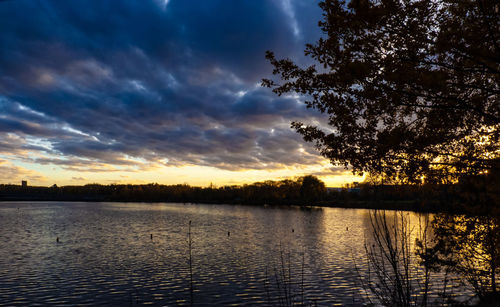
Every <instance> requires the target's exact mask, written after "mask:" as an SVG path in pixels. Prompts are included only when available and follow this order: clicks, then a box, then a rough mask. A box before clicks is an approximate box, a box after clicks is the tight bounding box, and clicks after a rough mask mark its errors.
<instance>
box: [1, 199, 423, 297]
mask: <svg viewBox="0 0 500 307" xmlns="http://www.w3.org/2000/svg"><path fill="white" fill-rule="evenodd" d="M410 218H417V215H416V214H410ZM189 221H192V237H193V251H192V252H193V279H194V302H195V304H226V305H230V304H239V305H242V304H247V305H253V304H256V303H264V304H269V303H270V304H274V303H276V300H277V299H278V298H277V295H275V293H273V291H274V290H273V288H272V287H273V285H274V286H276V282H275V280H276V279H274V277H273V276H276V274H277V272H279V270H281V269H282V267H283V264H285V266H286V270H287V272H289V273H287V274H288V275H286V276H288V278H287V280H288V281H289V287H290V289H291V291H290V293H291V295H295V297H294V300H297V299H298V297H297V296H299V295H300V294H301V293H303V295H304V301H305V302H306V303H308V304H314V303H316V304H319V305H322V304H325V305H334V304H341V305H359V304H360V303H361V298H360V295H361V286H360V285H359V282H358V281H357V277H356V276H357V275H356V270H355V264H356V265H357V266H358V267H359V266H360V265H361V266H362V263H360V262H358V261H359V259H363V257H364V256H365V250H364V239H365V235H366V233H367V231H368V229H369V228H368V227H369V211H368V210H363V209H334V208H323V209H310V210H301V209H299V208H288V207H282V208H276V207H247V206H227V205H198V204H197V205H193V204H142V203H55V202H54V203H52V202H47V203H44V202H40V203H17V202H13V203H2V204H0V305H5V306H12V305H26V304H42V305H45V304H53V303H58V304H64V303H72V304H74V303H78V304H81V305H85V304H89V305H92V304H97V303H99V304H115V305H117V304H121V305H124V304H125V305H131V304H133V305H135V304H137V303H138V304H153V305H188V304H189V266H188V255H189V251H188V244H187V233H188V222H189ZM229 232H230V233H229ZM151 234H152V235H153V237H152V239H151ZM57 237H59V240H60V241H59V243H57V242H56V238H57ZM281 255H285V260H284V261H283V260H282V258H281ZM355 259H357V260H355ZM356 262H358V263H356ZM288 264H290V265H288ZM302 282H303V289H304V290H303V291H302V290H301V289H302ZM266 285H267V286H266ZM269 286H271V289H270V290H269ZM266 287H268V288H267V289H266ZM266 290H267V292H266ZM269 291H271V293H270V294H269V295H268V294H266V293H269ZM300 299H302V298H300Z"/></svg>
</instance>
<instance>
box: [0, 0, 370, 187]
mask: <svg viewBox="0 0 500 307" xmlns="http://www.w3.org/2000/svg"><path fill="white" fill-rule="evenodd" d="M317 4H318V1H316V0H210V1H205V0H197V1H194V0H121V1H117V0H108V1H106V0H0V31H1V32H0V33H1V35H0V183H16V184H20V181H21V180H28V183H29V184H30V185H44V186H47V185H52V184H57V185H81V184H87V183H101V184H110V183H136V184H139V183H153V182H156V183H160V184H177V183H188V184H191V185H198V186H206V185H209V184H210V183H213V184H215V185H231V184H243V183H251V182H255V181H263V180H281V179H284V178H290V177H296V176H303V175H308V174H313V175H317V176H318V177H319V178H321V179H322V180H323V181H325V183H326V184H327V186H341V185H342V184H345V183H349V182H352V181H361V179H360V177H354V176H352V174H351V172H350V171H348V170H345V169H343V168H342V167H334V166H332V165H331V164H330V163H329V161H327V160H325V159H324V158H322V157H321V156H320V155H319V154H318V152H317V150H316V149H315V148H314V147H313V145H312V144H310V143H306V142H305V141H303V139H302V137H301V136H300V135H299V134H297V133H296V132H295V131H294V130H293V129H291V128H290V123H291V122H292V121H294V120H299V121H303V122H305V123H311V124H315V123H321V122H322V121H323V120H324V118H323V117H324V115H323V116H322V115H321V114H319V113H318V112H317V111H314V110H310V109H306V107H305V105H304V103H303V100H304V97H300V96H297V95H285V96H281V97H279V96H277V95H275V94H274V93H272V91H271V90H270V89H268V88H263V87H262V86H261V85H260V84H261V80H262V79H263V78H270V77H272V66H271V64H270V63H269V62H268V61H267V60H266V59H265V57H264V56H265V51H266V50H272V51H274V52H275V54H276V55H277V57H278V58H291V59H293V60H294V61H296V62H298V63H300V64H301V65H308V64H311V62H310V59H308V58H307V57H305V56H304V52H303V50H304V45H305V43H313V42H315V41H316V40H317V39H318V38H319V37H320V36H321V34H322V33H321V31H320V29H319V28H318V26H317V23H318V21H319V20H320V19H321V13H322V12H321V10H320V8H319V7H318V5H317Z"/></svg>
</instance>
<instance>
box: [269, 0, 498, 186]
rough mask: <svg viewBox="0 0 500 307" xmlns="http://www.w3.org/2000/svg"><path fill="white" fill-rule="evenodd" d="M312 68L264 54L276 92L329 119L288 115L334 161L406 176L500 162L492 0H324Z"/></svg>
mask: <svg viewBox="0 0 500 307" xmlns="http://www.w3.org/2000/svg"><path fill="white" fill-rule="evenodd" d="M320 7H321V8H322V9H323V19H322V21H320V22H319V26H320V27H321V29H322V31H323V33H324V35H323V38H321V39H319V40H318V41H317V42H316V43H314V44H308V45H306V49H305V54H306V55H307V56H309V57H311V58H312V59H313V61H314V62H315V64H314V65H311V66H308V67H305V68H302V67H299V66H298V65H297V64H295V63H294V62H293V61H292V60H290V59H277V58H276V57H275V55H274V54H273V53H272V52H268V53H267V55H266V57H267V58H268V59H269V60H270V62H271V63H272V65H273V66H274V71H273V74H274V75H277V76H278V77H279V78H280V79H281V81H276V80H271V79H264V80H263V85H264V86H267V87H270V88H272V89H273V91H274V92H275V93H277V94H278V95H286V94H297V93H298V94H300V95H303V96H304V97H305V98H306V100H307V101H306V102H305V103H306V105H307V107H309V108H314V109H316V110H318V111H319V112H321V113H324V114H326V115H327V117H328V126H318V125H307V124H304V123H301V122H293V123H292V127H293V128H295V129H296V130H297V131H298V132H299V133H300V134H302V135H303V137H304V139H305V140H306V141H310V142H314V143H315V144H316V146H317V147H318V149H319V150H320V152H321V154H322V155H323V156H325V157H327V158H329V159H330V160H331V161H332V162H333V163H335V164H339V165H344V166H346V167H348V166H350V167H352V169H353V171H354V172H356V173H363V172H369V173H372V174H380V175H383V176H385V177H386V178H388V179H390V180H396V181H403V182H409V183H418V182H421V180H422V179H423V178H425V181H427V182H455V181H456V179H457V178H460V177H462V176H463V175H477V174H480V173H483V172H485V171H488V170H491V169H498V168H499V167H500V159H499V157H500V145H499V139H500V129H499V128H500V100H499V97H500V85H499V84H500V82H499V81H500V4H499V2H498V0H459V1H457V0H444V1H438V0H413V1H411V0H352V1H348V2H346V1H341V0H327V1H323V2H321V3H320Z"/></svg>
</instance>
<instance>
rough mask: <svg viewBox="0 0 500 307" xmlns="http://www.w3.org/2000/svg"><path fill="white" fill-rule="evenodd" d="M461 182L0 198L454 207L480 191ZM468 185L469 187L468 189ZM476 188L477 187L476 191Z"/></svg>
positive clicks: (92, 187)
mask: <svg viewBox="0 0 500 307" xmlns="http://www.w3.org/2000/svg"><path fill="white" fill-rule="evenodd" d="M466 187H467V188H468V189H469V190H471V191H467V189H464V188H463V185H460V186H459V185H440V186H430V185H373V184H365V183H361V184H355V185H351V186H348V187H344V188H328V189H327V188H326V187H325V184H324V183H323V182H322V181H321V180H319V179H318V178H317V177H315V176H304V177H300V178H297V179H293V180H292V179H286V180H281V181H264V182H256V183H252V184H245V185H232V186H221V187H216V186H213V185H211V186H209V187H194V186H190V185H187V184H177V185H161V184H156V183H152V184H141V185H132V184H111V185H101V184H87V185H83V186H61V187H58V186H55V185H54V186H52V187H36V186H20V185H0V201H8V200H10V201H16V200H20V201H120V202H190V203H225V204H246V205H265V204H267V205H299V206H312V205H319V206H333V207H346V208H347V207H348V208H373V209H400V210H413V211H428V212H438V211H449V210H452V211H456V210H457V209H456V204H457V203H463V200H464V197H465V198H467V202H468V203H471V200H472V203H474V202H475V200H474V198H476V197H477V198H478V199H479V198H481V202H482V203H484V195H483V194H484V193H482V192H481V190H482V187H483V185H479V188H478V187H476V186H474V184H470V183H469V184H467V185H466ZM471 187H472V189H471ZM478 191H479V192H478Z"/></svg>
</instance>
